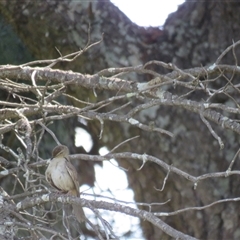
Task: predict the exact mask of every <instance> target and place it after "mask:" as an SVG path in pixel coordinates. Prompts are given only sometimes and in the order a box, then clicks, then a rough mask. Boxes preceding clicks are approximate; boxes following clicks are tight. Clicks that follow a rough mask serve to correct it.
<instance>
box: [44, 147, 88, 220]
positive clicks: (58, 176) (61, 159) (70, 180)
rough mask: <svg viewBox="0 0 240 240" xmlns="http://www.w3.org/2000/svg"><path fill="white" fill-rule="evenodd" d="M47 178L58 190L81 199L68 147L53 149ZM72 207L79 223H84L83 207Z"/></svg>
mask: <svg viewBox="0 0 240 240" xmlns="http://www.w3.org/2000/svg"><path fill="white" fill-rule="evenodd" d="M45 177H46V180H47V181H48V183H49V184H50V185H51V186H52V187H54V188H56V189H57V190H59V191H61V192H63V193H67V194H68V195H71V196H75V197H80V192H79V181H78V173H77V171H76V169H75V167H74V166H73V165H72V163H71V162H70V159H69V149H68V147H67V146H65V145H58V146H56V147H55V148H54V149H53V151H52V158H51V160H50V163H49V165H48V167H47V169H46V172H45ZM72 207H73V213H74V215H75V216H76V218H77V220H78V222H79V223H83V222H84V221H85V220H86V217H85V214H84V211H83V209H82V207H81V206H79V205H78V204H73V205H72Z"/></svg>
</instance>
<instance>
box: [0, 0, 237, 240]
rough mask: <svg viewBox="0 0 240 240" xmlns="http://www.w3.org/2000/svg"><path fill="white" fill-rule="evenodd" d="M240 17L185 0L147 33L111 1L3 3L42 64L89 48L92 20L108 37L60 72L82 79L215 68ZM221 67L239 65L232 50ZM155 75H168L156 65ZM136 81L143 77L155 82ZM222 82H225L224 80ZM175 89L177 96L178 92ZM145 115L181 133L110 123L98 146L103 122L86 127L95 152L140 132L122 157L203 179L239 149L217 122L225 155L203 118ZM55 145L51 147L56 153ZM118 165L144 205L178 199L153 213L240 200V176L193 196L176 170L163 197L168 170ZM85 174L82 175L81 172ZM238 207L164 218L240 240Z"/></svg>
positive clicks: (219, 5) (154, 234)
mask: <svg viewBox="0 0 240 240" xmlns="http://www.w3.org/2000/svg"><path fill="white" fill-rule="evenodd" d="M239 11H240V3H238V2H231V1H225V2H219V1H199V2H192V1H187V2H186V3H184V4H183V5H182V6H180V7H179V9H178V11H177V12H176V13H173V14H171V15H170V16H169V18H168V19H167V21H166V23H165V25H164V26H163V29H158V28H148V29H145V28H142V27H138V26H136V25H135V24H133V23H131V21H130V20H129V19H128V18H127V17H126V16H125V15H124V14H123V13H121V12H120V11H119V9H118V8H116V7H115V6H113V5H112V4H111V3H110V2H108V1H93V2H89V1H74V0H73V1H44V2H43V1H25V2H22V1H17V0H16V1H14V0H12V1H11V4H8V1H1V2H0V13H1V16H3V17H4V19H5V21H6V22H7V23H8V24H10V25H11V26H12V27H13V28H14V30H15V32H16V34H17V35H18V36H19V37H20V38H21V41H22V42H23V43H24V44H25V45H26V46H27V48H28V49H29V51H30V53H31V54H32V55H33V56H34V58H35V59H50V58H56V57H58V52H57V51H56V50H55V47H56V48H57V49H59V51H60V52H61V54H63V55H64V54H68V53H71V52H74V51H77V50H78V49H79V48H83V47H84V46H85V44H86V42H87V33H88V28H89V23H90V25H91V40H92V41H94V40H96V39H100V38H101V35H102V33H104V39H103V42H102V43H101V44H100V45H98V46H97V47H95V48H93V49H91V50H90V51H88V52H86V53H84V54H83V55H82V56H80V58H78V59H77V60H76V61H74V62H73V63H71V64H65V63H60V64H58V65H57V66H56V67H59V68H62V69H71V70H74V71H78V72H81V73H83V74H84V73H96V72H98V71H100V70H102V69H105V68H107V67H125V66H136V65H139V64H142V63H145V62H147V61H149V60H161V61H164V62H173V63H174V64H176V65H177V66H178V67H179V68H190V67H193V66H200V65H206V64H212V63H213V62H215V61H216V59H217V57H218V56H219V55H220V54H221V52H222V51H223V50H224V49H225V48H226V47H228V46H229V45H231V44H232V41H237V40H239V39H240V27H239V22H240V15H239V14H238V13H239ZM156 17H157V16H156ZM239 50H240V49H235V51H236V56H238V55H239ZM224 61H225V62H224V63H230V64H235V62H234V58H233V56H232V55H231V54H228V55H227V56H226V57H225V58H224ZM158 71H159V72H163V71H164V70H163V69H161V68H159V69H158ZM132 77H134V78H136V80H137V81H142V80H143V78H144V79H145V80H146V77H148V76H138V75H133V76H132ZM149 80H150V77H149ZM218 84H219V85H221V82H219V83H218ZM68 91H70V92H71V93H73V94H76V95H79V94H81V95H82V98H83V99H86V98H90V99H94V94H93V92H91V91H87V90H86V89H84V88H81V89H80V88H79V89H71V88H70V89H69V90H68ZM176 91H179V92H180V91H181V89H180V90H178V89H176ZM97 94H98V99H101V98H103V97H104V96H106V94H108V93H106V92H101V91H99V92H97ZM192 98H194V99H199V100H200V99H201V94H198V93H196V94H195V95H194V94H193V96H192ZM238 99H239V97H238ZM216 100H218V101H220V102H224V101H227V100H228V98H227V97H226V96H221V97H219V99H216ZM73 104H76V103H73ZM132 104H133V105H134V104H136V103H134V102H133V103H132ZM116 107H117V106H116ZM129 109H131V107H129ZM139 117H140V119H139V120H140V121H141V122H143V123H145V124H155V125H156V126H159V127H162V128H164V129H167V130H169V131H172V132H173V133H174V134H175V135H176V137H175V138H173V139H170V138H169V137H167V136H164V135H159V134H157V133H154V132H153V133H146V132H144V131H141V130H139V129H138V128H135V127H129V126H127V125H125V124H116V123H115V124H113V123H109V124H106V125H105V127H104V136H103V140H102V141H101V142H98V141H97V135H98V134H99V132H100V127H99V123H96V122H93V123H92V122H89V124H88V126H87V130H88V131H89V132H90V133H91V135H92V136H93V139H94V143H95V144H94V147H93V150H92V152H94V153H96V152H97V150H98V148H99V147H100V146H102V145H106V146H108V148H109V149H111V148H112V147H114V146H115V145H117V144H118V143H120V142H121V141H124V140H126V139H127V138H130V137H132V136H135V135H140V136H141V137H140V138H139V139H138V140H134V141H131V142H129V143H128V144H125V145H123V146H122V147H121V149H119V151H120V150H122V151H133V152H137V153H147V154H150V155H153V156H157V157H159V158H161V159H162V160H164V161H166V162H167V163H169V164H173V165H174V166H175V167H179V168H180V169H182V170H184V171H186V172H189V173H191V174H192V175H196V176H198V175H201V174H204V173H208V172H217V171H225V170H226V169H227V167H228V165H229V163H230V161H231V160H232V158H233V156H234V154H235V153H236V151H237V149H238V146H239V144H238V139H239V136H237V135H236V134H234V133H232V132H229V131H226V130H225V131H224V130H223V129H221V128H220V127H217V126H216V125H214V124H212V126H213V128H214V129H215V131H217V132H218V134H219V135H220V136H221V137H222V139H223V141H224V144H225V148H224V149H223V150H220V149H219V145H218V143H217V141H216V140H215V139H214V138H213V137H212V135H211V134H210V133H209V131H208V129H207V128H206V126H205V125H204V124H203V123H202V121H201V119H200V117H199V115H198V114H194V113H189V112H187V111H186V110H183V109H180V108H177V107H171V108H169V107H163V106H159V107H153V108H151V109H149V110H145V111H143V112H142V113H141V114H140V116H139ZM71 121H73V120H71ZM71 124H72V125H71V127H70V125H69V123H68V126H69V129H67V131H68V132H70V133H71V134H70V135H68V136H69V139H65V137H63V139H64V141H66V142H68V143H70V144H71V145H72V148H74V147H73V146H74V144H73V140H72V139H74V137H73V136H74V132H73V131H72V130H71V129H73V128H72V126H78V124H79V123H77V121H75V122H74V121H73V122H72V123H71ZM56 128H59V129H62V130H61V131H62V132H61V131H58V132H59V134H60V135H61V134H62V136H65V134H64V128H62V127H61V126H60V125H56V126H54V128H53V131H56ZM70 128H71V129H70ZM60 132H61V133H60ZM59 138H61V137H60V136H59ZM46 141H47V140H46ZM63 143H64V142H63ZM51 148H52V146H51V147H49V149H51ZM49 149H48V150H49ZM75 150H76V149H75ZM119 163H120V165H121V166H123V167H124V168H127V169H129V171H128V172H127V176H128V181H129V186H130V187H131V188H132V189H133V191H134V194H135V200H136V201H137V202H146V203H152V202H165V201H167V200H168V199H171V201H170V202H169V203H167V204H165V205H162V206H155V207H153V208H152V211H175V210H178V209H181V208H183V207H186V206H203V205H206V204H209V203H211V202H213V201H215V200H219V199H221V198H228V197H237V196H238V195H239V177H237V176H231V177H228V178H224V179H223V178H221V179H211V180H206V181H202V182H200V183H199V184H198V185H197V189H196V190H194V189H193V184H192V183H190V182H189V181H187V180H186V179H183V178H181V177H179V176H177V175H175V174H171V173H170V176H169V178H168V181H167V183H166V186H165V189H164V191H162V192H161V191H156V189H155V188H154V187H156V188H158V189H160V188H161V187H162V184H163V180H164V178H165V176H166V172H165V171H163V170H161V168H160V167H156V165H155V164H153V163H147V164H146V165H145V166H144V167H143V169H142V170H141V171H137V169H138V168H139V167H140V166H141V163H139V162H129V161H123V160H121V161H119ZM81 164H83V163H81ZM84 164H86V163H84ZM239 167H240V166H239V162H236V164H235V169H238V168H239ZM79 169H82V166H80V167H79ZM84 169H88V171H86V172H88V177H86V176H85V177H84V180H83V182H87V183H88V184H89V185H92V184H93V182H94V172H93V168H89V167H88V166H84ZM84 174H86V173H83V176H84ZM239 211H240V209H239V204H238V203H228V204H220V205H216V206H214V207H212V208H210V209H206V210H203V211H192V212H187V213H184V214H178V215H176V216H172V217H165V218H161V219H162V220H164V221H166V222H167V223H168V224H170V225H171V226H172V227H174V228H176V229H177V230H179V231H182V232H184V233H186V234H189V235H191V236H194V237H196V238H200V239H239V238H240V231H239V214H238V213H239ZM141 225H142V229H143V232H144V235H145V237H146V239H149V240H155V239H156V240H157V239H169V237H168V236H166V235H164V234H163V233H162V232H161V231H160V230H159V229H157V228H156V227H154V226H153V225H151V224H150V223H147V222H141Z"/></svg>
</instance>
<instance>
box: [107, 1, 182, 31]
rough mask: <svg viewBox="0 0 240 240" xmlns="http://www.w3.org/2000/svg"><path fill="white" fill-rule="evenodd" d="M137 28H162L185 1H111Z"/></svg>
mask: <svg viewBox="0 0 240 240" xmlns="http://www.w3.org/2000/svg"><path fill="white" fill-rule="evenodd" d="M111 2H112V3H114V4H115V5H116V6H117V7H118V8H119V9H120V10H121V11H122V12H124V13H125V14H126V15H127V16H128V17H129V18H130V19H131V20H132V21H133V22H135V23H136V24H138V25H139V26H145V27H148V26H152V27H156V26H162V25H163V24H164V22H165V20H166V18H167V17H168V14H170V13H172V12H175V11H176V10H177V7H178V5H180V4H182V3H183V2H185V0H111Z"/></svg>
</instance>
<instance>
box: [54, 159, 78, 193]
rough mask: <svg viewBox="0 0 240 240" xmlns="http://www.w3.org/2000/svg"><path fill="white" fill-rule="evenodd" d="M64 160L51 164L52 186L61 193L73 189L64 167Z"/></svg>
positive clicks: (71, 181)
mask: <svg viewBox="0 0 240 240" xmlns="http://www.w3.org/2000/svg"><path fill="white" fill-rule="evenodd" d="M54 160H55V159H54ZM65 161H66V160H62V161H56V162H53V165H54V166H53V168H52V171H51V177H52V181H53V183H54V185H55V186H56V187H57V188H59V189H61V190H62V191H70V190H72V189H75V186H74V183H73V180H72V178H71V176H70V175H69V173H68V171H67V169H66V165H65Z"/></svg>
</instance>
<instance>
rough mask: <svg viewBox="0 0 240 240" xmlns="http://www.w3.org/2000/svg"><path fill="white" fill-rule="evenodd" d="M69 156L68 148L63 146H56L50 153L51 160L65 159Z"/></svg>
mask: <svg viewBox="0 0 240 240" xmlns="http://www.w3.org/2000/svg"><path fill="white" fill-rule="evenodd" d="M68 155H69V150H68V147H67V146H65V145H59V146H56V147H55V148H54V149H53V151H52V158H56V157H66V156H68Z"/></svg>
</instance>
